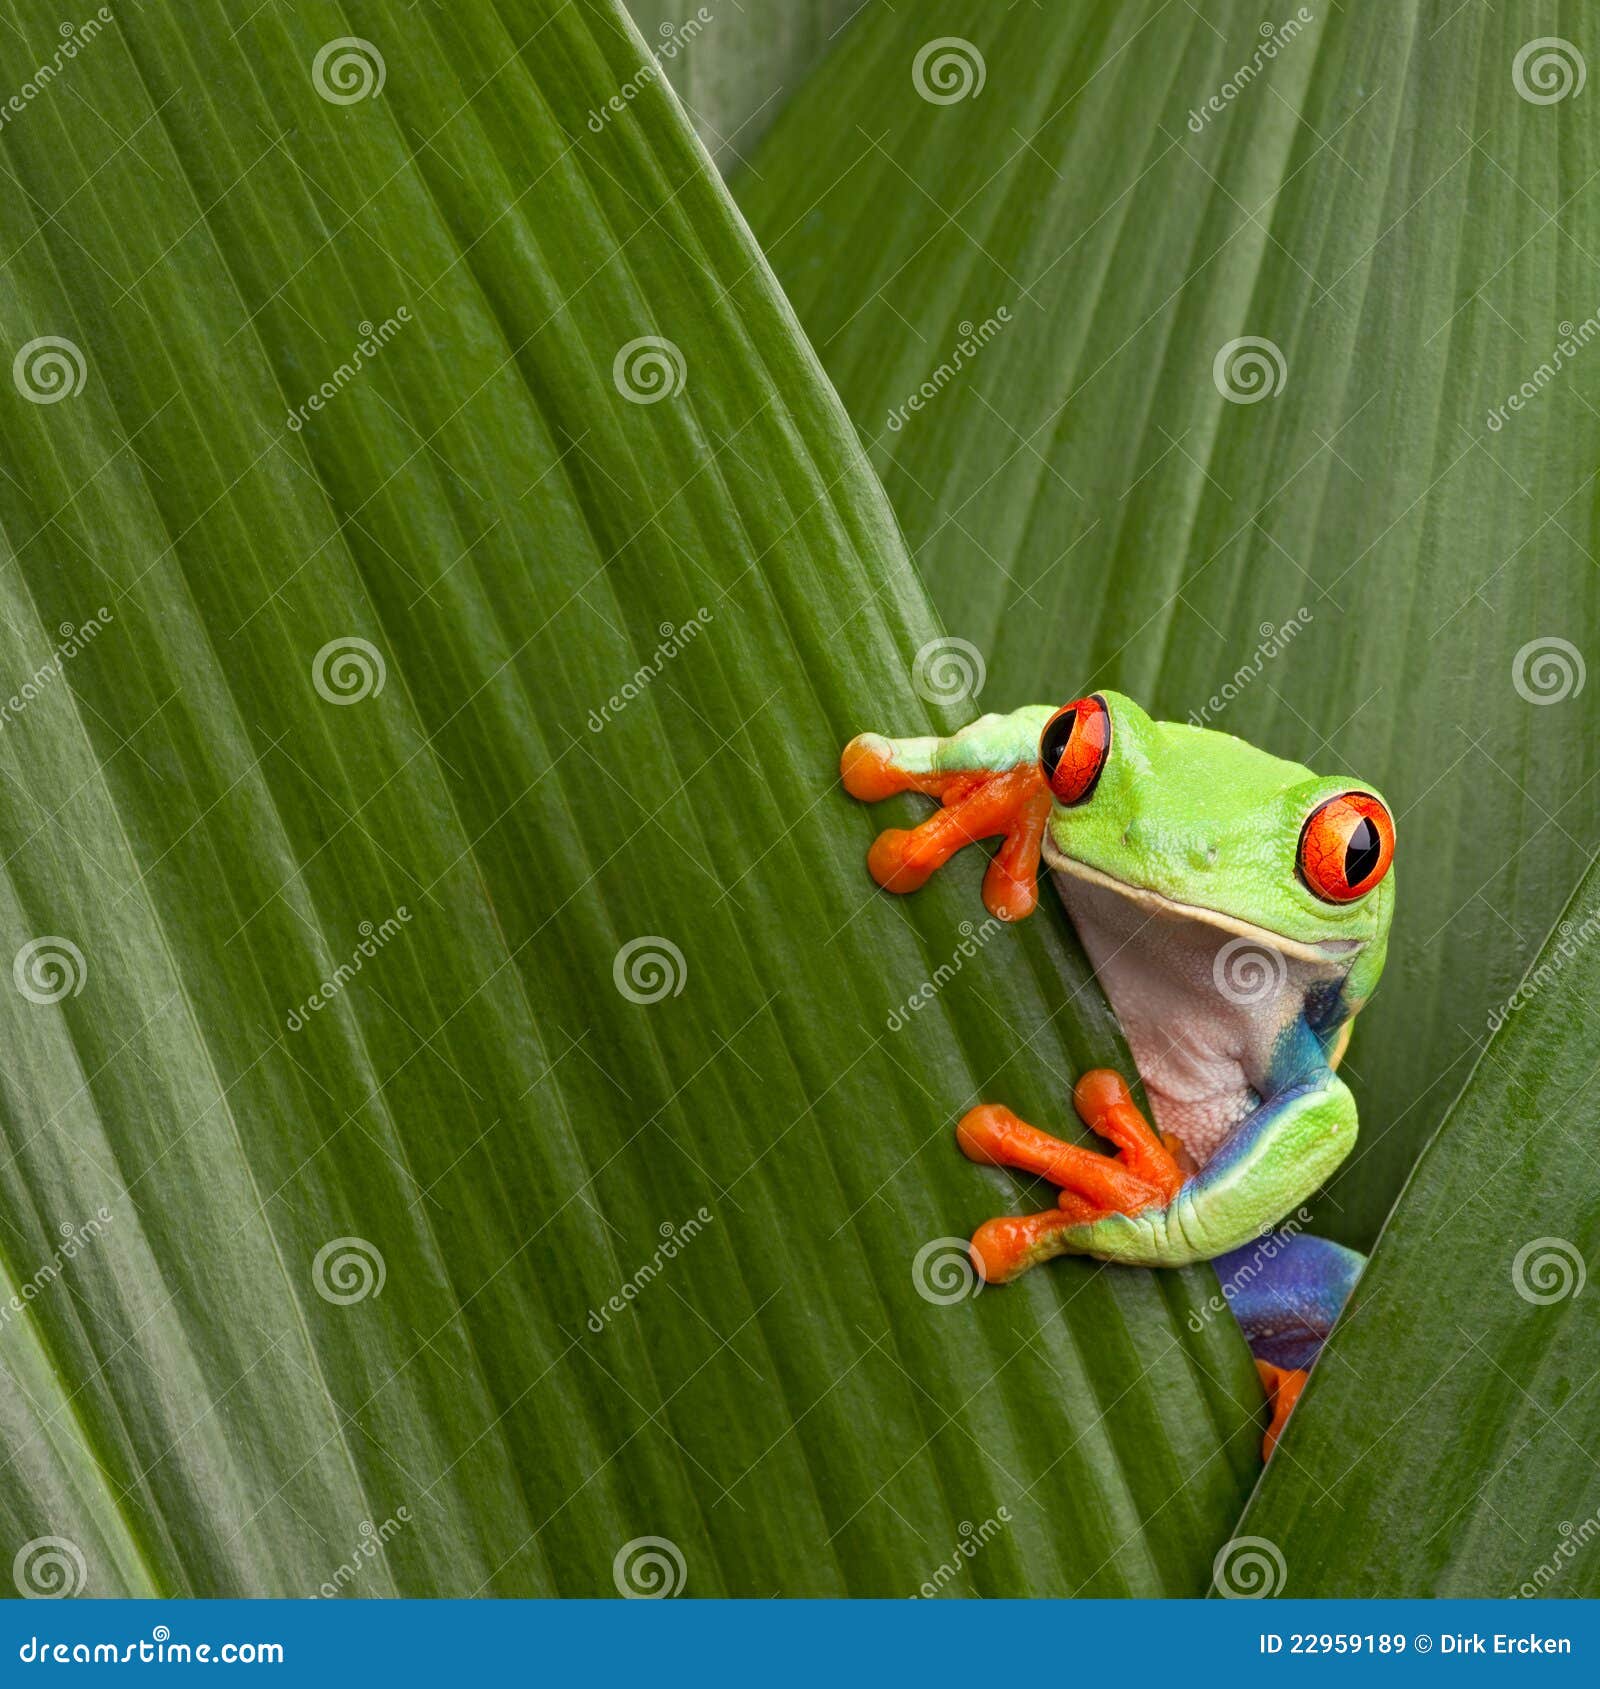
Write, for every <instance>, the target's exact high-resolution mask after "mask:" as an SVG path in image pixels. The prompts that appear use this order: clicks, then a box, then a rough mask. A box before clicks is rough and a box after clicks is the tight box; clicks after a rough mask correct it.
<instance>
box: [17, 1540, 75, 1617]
mask: <svg viewBox="0 0 1600 1689" xmlns="http://www.w3.org/2000/svg"><path fill="white" fill-rule="evenodd" d="M11 1581H12V1582H13V1583H14V1584H15V1585H16V1586H17V1594H18V1595H21V1596H23V1597H25V1598H26V1599H27V1600H29V1601H40V1600H43V1601H61V1600H65V1599H66V1598H67V1597H68V1596H72V1595H77V1594H79V1593H80V1592H81V1591H82V1589H83V1586H84V1585H85V1584H86V1583H87V1582H88V1581H89V1568H88V1567H87V1566H86V1565H85V1564H84V1560H83V1550H82V1549H80V1548H79V1547H78V1545H77V1543H75V1542H68V1540H67V1539H66V1538H65V1537H35V1538H34V1539H33V1541H32V1542H25V1543H23V1545H22V1547H21V1548H19V1549H18V1550H17V1557H16V1559H15V1560H13V1561H12V1562H11Z"/></svg>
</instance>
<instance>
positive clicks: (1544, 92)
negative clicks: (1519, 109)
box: [1511, 35, 1589, 106]
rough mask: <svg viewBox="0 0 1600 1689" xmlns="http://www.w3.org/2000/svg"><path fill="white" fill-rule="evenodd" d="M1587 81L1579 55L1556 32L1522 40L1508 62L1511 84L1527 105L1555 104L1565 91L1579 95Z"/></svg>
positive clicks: (1585, 68) (1587, 73)
mask: <svg viewBox="0 0 1600 1689" xmlns="http://www.w3.org/2000/svg"><path fill="white" fill-rule="evenodd" d="M1588 80H1589V67H1588V66H1587V65H1586V64H1585V63H1584V62H1583V54H1582V53H1580V52H1579V51H1578V49H1577V48H1576V47H1574V46H1573V45H1572V43H1571V42H1570V41H1563V40H1562V39H1561V37H1560V36H1559V35H1541V36H1539V37H1537V38H1536V39H1535V40H1532V41H1528V42H1524V43H1523V45H1522V46H1521V47H1519V48H1518V49H1517V56H1516V57H1515V58H1514V59H1513V60H1512V61H1511V85H1512V87H1513V88H1515V89H1516V91H1517V92H1518V93H1519V94H1520V95H1521V96H1522V97H1523V99H1525V100H1527V101H1528V102H1529V104H1530V105H1536V106H1554V105H1559V104H1560V103H1561V101H1563V100H1564V99H1566V98H1567V96H1568V95H1569V94H1570V95H1573V96H1576V95H1578V94H1581V93H1582V92H1583V85H1584V83H1585V82H1587V81H1588Z"/></svg>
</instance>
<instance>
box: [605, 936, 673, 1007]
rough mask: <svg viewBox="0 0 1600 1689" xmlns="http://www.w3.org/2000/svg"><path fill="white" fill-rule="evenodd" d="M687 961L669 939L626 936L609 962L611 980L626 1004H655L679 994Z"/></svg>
mask: <svg viewBox="0 0 1600 1689" xmlns="http://www.w3.org/2000/svg"><path fill="white" fill-rule="evenodd" d="M688 978H689V964H688V963H687V962H686V961H685V960H684V959H683V952H682V951H681V950H680V949H679V948H678V947H677V945H676V944H674V943H673V942H672V940H671V939H670V938H661V937H659V936H658V935H656V934H655V933H646V934H645V935H644V937H643V938H630V939H629V940H628V942H627V943H626V944H624V945H623V947H622V948H621V949H620V950H619V951H618V952H617V954H616V959H615V960H614V961H613V962H612V964H611V980H612V983H613V984H614V985H615V986H616V988H617V990H618V991H620V992H621V993H622V995H623V996H624V997H626V998H627V999H628V1001H629V1002H630V1003H639V1004H645V1003H659V1002H660V1001H661V999H662V998H663V997H678V996H681V995H682V994H683V987H684V983H685V982H686V981H687V979H688Z"/></svg>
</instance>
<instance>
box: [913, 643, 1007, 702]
mask: <svg viewBox="0 0 1600 1689" xmlns="http://www.w3.org/2000/svg"><path fill="white" fill-rule="evenodd" d="M988 678H989V671H988V670H987V669H986V668H985V667H984V663H983V653H982V652H981V651H980V650H979V649H978V648H977V646H976V645H974V644H972V643H971V642H970V641H969V640H965V639H930V640H929V641H928V643H927V644H926V645H924V646H923V647H922V649H921V650H920V651H918V652H917V654H916V656H915V657H914V658H912V660H911V687H912V690H913V691H914V692H915V693H916V695H917V696H918V697H919V698H922V699H925V700H926V701H927V702H928V703H930V704H959V703H960V702H961V701H962V699H964V698H976V697H977V695H978V694H979V693H980V692H981V691H982V690H983V683H984V682H985V681H986V680H987V679H988Z"/></svg>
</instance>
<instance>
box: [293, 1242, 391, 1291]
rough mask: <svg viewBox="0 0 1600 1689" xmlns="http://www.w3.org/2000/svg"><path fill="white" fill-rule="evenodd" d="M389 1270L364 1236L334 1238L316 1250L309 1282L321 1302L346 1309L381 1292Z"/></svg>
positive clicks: (373, 1245)
mask: <svg viewBox="0 0 1600 1689" xmlns="http://www.w3.org/2000/svg"><path fill="white" fill-rule="evenodd" d="M388 1276H389V1274H388V1270H387V1268H386V1267H385V1266H384V1264H383V1255H382V1253H381V1252H380V1251H379V1249H378V1246H377V1245H376V1244H375V1243H368V1242H367V1240H366V1239H365V1238H364V1237H336V1238H334V1240H333V1241H332V1242H331V1243H325V1244H323V1246H322V1247H321V1248H320V1249H319V1250H318V1251H317V1253H316V1255H315V1257H314V1258H313V1259H312V1262H311V1282H312V1283H313V1284H314V1285H316V1287H317V1294H318V1295H319V1296H320V1297H321V1298H322V1300H323V1301H324V1302H336V1303H338V1304H339V1306H340V1307H341V1308H347V1307H349V1306H350V1304H351V1303H352V1302H365V1301H366V1299H367V1298H368V1297H369V1296H381V1295H382V1294H383V1285H384V1280H385V1279H386V1278H388Z"/></svg>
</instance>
